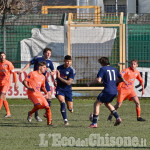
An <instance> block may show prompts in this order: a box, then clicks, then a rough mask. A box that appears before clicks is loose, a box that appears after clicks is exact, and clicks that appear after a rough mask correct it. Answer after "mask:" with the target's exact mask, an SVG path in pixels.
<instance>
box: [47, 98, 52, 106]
mask: <svg viewBox="0 0 150 150" xmlns="http://www.w3.org/2000/svg"><path fill="white" fill-rule="evenodd" d="M47 102H48V105H49V107H51V99H47Z"/></svg>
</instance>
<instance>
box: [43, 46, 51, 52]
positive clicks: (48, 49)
mask: <svg viewBox="0 0 150 150" xmlns="http://www.w3.org/2000/svg"><path fill="white" fill-rule="evenodd" d="M47 51H50V52H52V49H51V48H47V47H46V48H45V49H44V50H43V54H44V53H46V52H47Z"/></svg>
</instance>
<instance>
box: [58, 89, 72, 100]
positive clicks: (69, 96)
mask: <svg viewBox="0 0 150 150" xmlns="http://www.w3.org/2000/svg"><path fill="white" fill-rule="evenodd" d="M58 95H62V96H64V97H65V100H66V101H69V102H72V101H73V99H72V91H64V90H62V89H56V97H57V96H58Z"/></svg>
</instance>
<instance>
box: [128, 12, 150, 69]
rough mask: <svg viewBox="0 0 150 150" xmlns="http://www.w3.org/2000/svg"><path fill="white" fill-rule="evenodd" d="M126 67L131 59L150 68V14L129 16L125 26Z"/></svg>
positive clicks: (141, 65)
mask: <svg viewBox="0 0 150 150" xmlns="http://www.w3.org/2000/svg"><path fill="white" fill-rule="evenodd" d="M126 39H127V41H126V45H127V47H126V55H127V65H128V63H129V62H130V60H132V59H137V60H138V61H139V66H140V67H150V14H138V15H137V14H129V15H128V19H127V24H126Z"/></svg>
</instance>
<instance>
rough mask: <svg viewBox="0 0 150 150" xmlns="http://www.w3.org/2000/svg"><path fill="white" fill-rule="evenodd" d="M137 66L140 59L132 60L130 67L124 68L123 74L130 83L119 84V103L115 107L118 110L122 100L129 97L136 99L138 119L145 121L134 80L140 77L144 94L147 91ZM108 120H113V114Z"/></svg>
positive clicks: (130, 99)
mask: <svg viewBox="0 0 150 150" xmlns="http://www.w3.org/2000/svg"><path fill="white" fill-rule="evenodd" d="M136 67H138V61H137V60H135V59H134V60H131V62H130V67H129V68H126V69H124V70H122V72H121V74H122V76H123V78H124V79H125V80H126V81H127V82H128V85H126V84H124V83H123V82H121V83H120V84H119V85H118V98H117V104H116V105H115V106H114V107H115V109H116V110H117V109H118V108H119V107H121V105H122V102H123V101H124V100H126V99H129V101H134V103H135V105H136V113H137V121H145V119H143V118H142V117H141V107H140V101H139V98H138V96H137V94H136V93H135V91H134V81H135V79H138V80H139V81H140V83H141V86H142V95H143V94H144V93H145V90H144V83H143V79H142V77H141V75H140V72H139V71H138V70H137V69H136ZM108 120H110V121H111V120H112V114H110V115H109V117H108Z"/></svg>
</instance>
